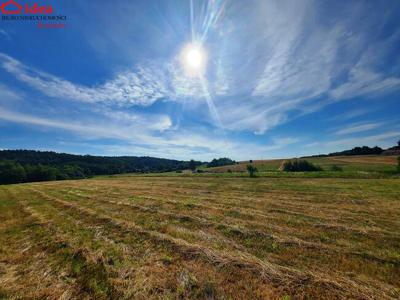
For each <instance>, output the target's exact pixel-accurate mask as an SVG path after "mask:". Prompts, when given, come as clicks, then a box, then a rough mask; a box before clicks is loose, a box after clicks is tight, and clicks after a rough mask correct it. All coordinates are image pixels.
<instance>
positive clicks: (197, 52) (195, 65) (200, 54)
mask: <svg viewBox="0 0 400 300" xmlns="http://www.w3.org/2000/svg"><path fill="white" fill-rule="evenodd" d="M181 63H182V66H183V67H184V70H185V72H186V73H187V74H188V75H191V76H199V75H202V74H203V73H204V71H205V68H206V63H207V55H206V51H205V50H204V48H203V47H202V46H201V45H200V44H193V43H190V44H187V45H186V46H185V47H184V48H183V50H182V53H181Z"/></svg>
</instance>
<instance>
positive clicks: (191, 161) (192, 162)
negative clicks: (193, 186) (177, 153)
mask: <svg viewBox="0 0 400 300" xmlns="http://www.w3.org/2000/svg"><path fill="white" fill-rule="evenodd" d="M189 169H190V170H192V172H194V171H196V162H195V161H194V160H193V159H191V160H190V162H189Z"/></svg>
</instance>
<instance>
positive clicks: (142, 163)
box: [0, 150, 202, 184]
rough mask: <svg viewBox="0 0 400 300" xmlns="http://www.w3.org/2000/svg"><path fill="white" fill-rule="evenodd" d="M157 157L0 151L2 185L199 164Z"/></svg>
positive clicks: (0, 179)
mask: <svg viewBox="0 0 400 300" xmlns="http://www.w3.org/2000/svg"><path fill="white" fill-rule="evenodd" d="M200 164H202V162H199V161H180V160H172V159H164V158H154V157H147V156H146V157H135V156H120V157H105V156H91V155H73V154H65V153H56V152H42V151H32V150H3V151H0V184H9V183H21V182H35V181H50V180H64V179H80V178H87V177H91V176H93V175H112V174H121V173H148V172H169V171H178V170H184V169H189V166H190V165H196V166H197V165H200Z"/></svg>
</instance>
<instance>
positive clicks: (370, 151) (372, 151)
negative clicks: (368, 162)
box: [306, 146, 385, 157]
mask: <svg viewBox="0 0 400 300" xmlns="http://www.w3.org/2000/svg"><path fill="white" fill-rule="evenodd" d="M384 151H385V150H383V149H382V148H380V147H378V146H375V147H372V148H371V147H368V146H363V147H355V148H353V149H351V150H344V151H340V152H332V153H329V154H318V155H311V156H308V157H326V156H347V155H380V154H382V153H383V152H384ZM306 157H307V156H306Z"/></svg>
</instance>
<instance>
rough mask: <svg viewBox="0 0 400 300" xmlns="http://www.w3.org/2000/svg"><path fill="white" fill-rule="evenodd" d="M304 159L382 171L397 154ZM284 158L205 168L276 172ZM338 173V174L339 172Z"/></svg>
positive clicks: (392, 163) (391, 164) (394, 161)
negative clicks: (249, 167)
mask: <svg viewBox="0 0 400 300" xmlns="http://www.w3.org/2000/svg"><path fill="white" fill-rule="evenodd" d="M304 159H305V160H307V161H309V162H311V163H313V164H315V165H317V166H320V167H322V168H323V169H324V170H325V171H329V170H330V169H331V168H332V167H333V166H339V167H341V168H342V169H343V171H345V172H379V171H381V172H384V171H389V172H390V171H394V170H396V166H397V156H383V155H352V156H325V157H306V158H304ZM285 160H286V159H271V160H253V161H251V162H250V161H242V162H239V163H237V164H234V165H228V166H222V167H215V168H207V169H205V171H206V172H210V173H226V172H234V173H235V172H246V167H247V165H248V164H252V165H254V166H255V167H257V169H258V171H259V172H276V171H278V169H279V167H280V166H281V164H282V162H284V161H285ZM339 175H340V174H339Z"/></svg>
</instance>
